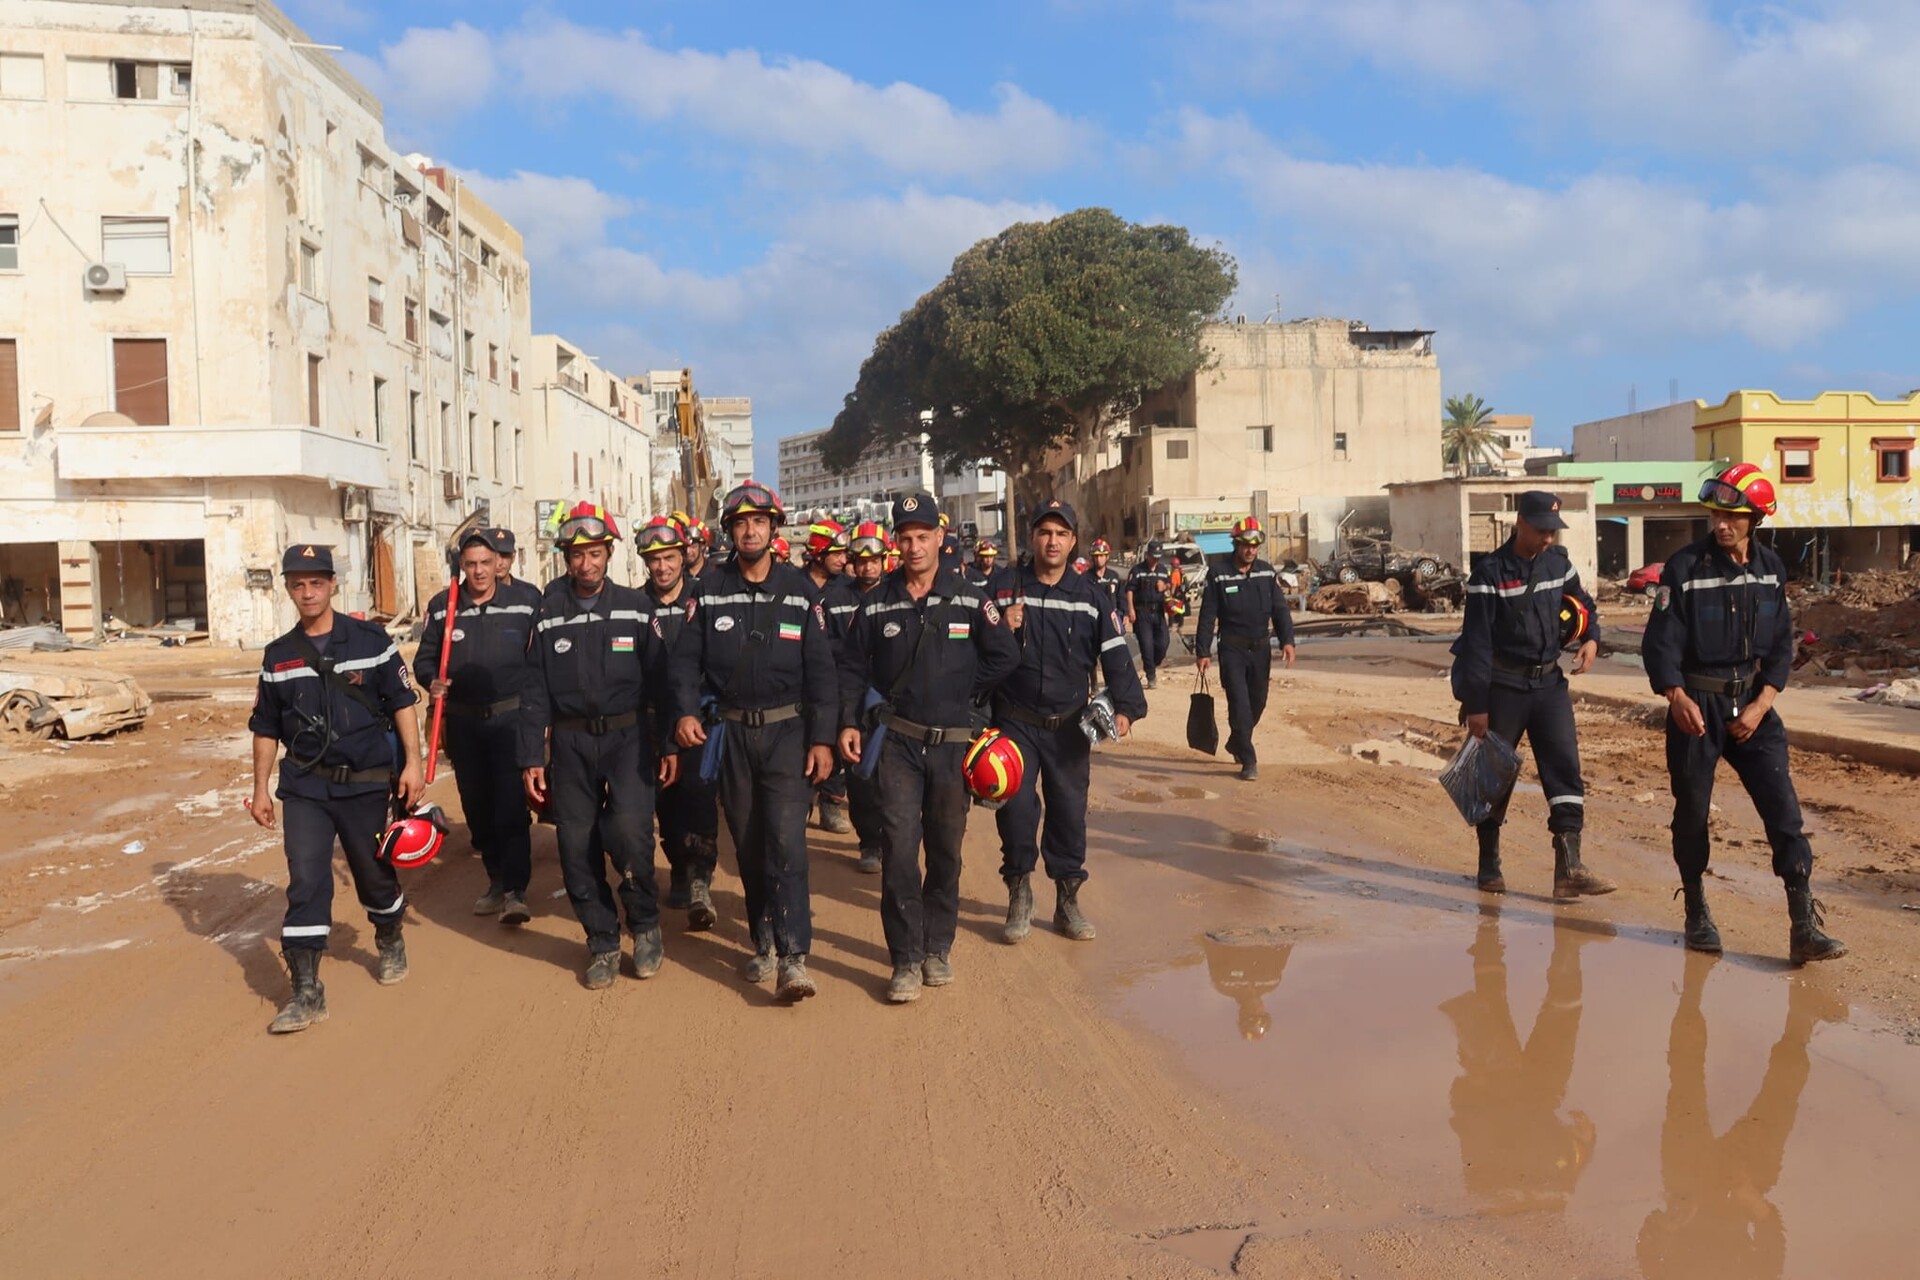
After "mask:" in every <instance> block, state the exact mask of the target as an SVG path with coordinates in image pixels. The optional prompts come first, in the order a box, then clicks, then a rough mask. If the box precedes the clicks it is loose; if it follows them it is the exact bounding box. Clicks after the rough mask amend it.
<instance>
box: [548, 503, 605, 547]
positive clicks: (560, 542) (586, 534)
mask: <svg viewBox="0 0 1920 1280" xmlns="http://www.w3.org/2000/svg"><path fill="white" fill-rule="evenodd" d="M619 537H620V528H619V526H618V525H616V524H614V522H613V517H612V516H611V515H609V514H608V513H607V509H606V508H605V507H603V506H601V505H600V504H599V503H597V502H576V503H574V504H573V506H572V507H571V508H569V509H568V510H567V511H566V512H565V513H564V514H562V513H559V512H556V513H555V520H554V529H553V541H554V543H555V545H557V546H560V547H563V548H564V547H585V546H591V545H593V544H594V543H601V542H604V543H607V544H609V545H610V544H612V543H613V542H614V541H616V540H617V539H618V538H619Z"/></svg>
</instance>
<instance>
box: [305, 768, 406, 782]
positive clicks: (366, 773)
mask: <svg viewBox="0 0 1920 1280" xmlns="http://www.w3.org/2000/svg"><path fill="white" fill-rule="evenodd" d="M305 772H306V774H307V776H309V777H313V778H318V779H320V780H321V781H322V782H331V783H333V784H334V785H336V786H346V785H347V784H349V783H354V782H379V783H390V782H392V781H393V770H392V769H391V768H387V769H356V768H354V767H353V766H352V765H350V764H315V765H308V766H307V768H306V770H305Z"/></svg>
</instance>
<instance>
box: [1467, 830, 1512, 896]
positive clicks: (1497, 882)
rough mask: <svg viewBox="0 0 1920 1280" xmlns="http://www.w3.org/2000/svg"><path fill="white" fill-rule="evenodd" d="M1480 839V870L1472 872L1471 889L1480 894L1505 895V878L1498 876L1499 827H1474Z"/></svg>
mask: <svg viewBox="0 0 1920 1280" xmlns="http://www.w3.org/2000/svg"><path fill="white" fill-rule="evenodd" d="M1474 833H1475V834H1476V835H1478V836H1479V837H1480V869H1479V870H1478V871H1476V872H1474V875H1473V887H1474V888H1476V889H1478V890H1480V892H1482V893H1505V892H1506V891H1507V878H1506V877H1505V876H1504V875H1502V874H1500V827H1499V825H1498V824H1489V825H1487V826H1484V827H1475V828H1474Z"/></svg>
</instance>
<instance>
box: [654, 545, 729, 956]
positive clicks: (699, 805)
mask: <svg viewBox="0 0 1920 1280" xmlns="http://www.w3.org/2000/svg"><path fill="white" fill-rule="evenodd" d="M687 546H688V538H687V534H686V530H685V529H683V528H682V527H681V526H680V525H678V524H676V523H675V522H674V521H673V520H671V519H669V518H667V517H665V516H655V517H654V518H653V519H652V520H649V521H648V522H647V524H646V527H645V528H643V529H641V530H640V535H639V538H638V539H637V546H636V550H638V551H639V552H640V559H641V562H642V563H644V564H645V565H646V566H647V586H646V592H647V598H648V600H649V601H650V602H651V603H652V605H653V621H654V625H655V627H656V628H657V629H658V630H659V632H660V639H661V641H662V642H663V643H664V644H665V646H666V650H667V652H668V653H672V652H673V647H674V645H675V644H677V643H678V642H679V639H680V631H681V629H682V628H684V627H685V626H686V624H687V620H688V619H689V618H691V617H692V616H693V614H694V610H695V609H696V608H697V605H696V604H695V601H697V600H698V599H699V598H700V584H699V583H698V582H697V581H695V580H694V579H692V578H690V577H688V576H687V573H686V561H687V554H686V553H687ZM676 754H677V755H678V757H679V761H680V765H679V776H678V777H677V778H675V780H674V783H673V785H672V786H670V787H663V788H661V790H660V796H659V801H658V803H657V804H656V806H655V808H656V810H657V812H658V814H659V818H660V847H661V849H662V851H663V852H665V854H666V856H667V868H668V881H667V892H666V894H665V896H663V897H662V898H661V900H660V901H661V905H662V906H666V907H671V908H673V909H675V910H680V909H682V908H684V909H685V910H686V913H687V928H688V929H689V930H690V931H692V932H695V933H700V932H703V931H705V930H707V929H711V928H713V926H714V924H715V923H716V922H717V921H718V920H719V914H718V913H717V912H716V911H715V910H714V908H713V872H714V869H715V868H716V867H717V866H719V864H720V799H719V793H718V791H717V790H716V789H715V787H714V784H713V783H711V782H707V781H705V780H703V779H702V778H701V777H700V750H699V748H697V747H680V748H679V749H678V751H677V752H676Z"/></svg>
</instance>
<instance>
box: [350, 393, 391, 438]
mask: <svg viewBox="0 0 1920 1280" xmlns="http://www.w3.org/2000/svg"><path fill="white" fill-rule="evenodd" d="M355 434H356V435H357V434H359V433H358V432H355ZM373 439H374V443H376V444H385V443H386V442H387V380H386V379H385V378H375V379H374V380H373Z"/></svg>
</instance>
